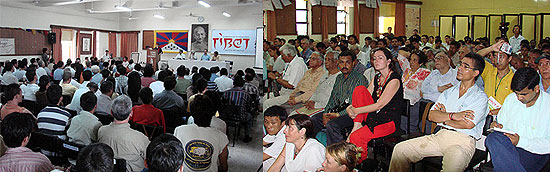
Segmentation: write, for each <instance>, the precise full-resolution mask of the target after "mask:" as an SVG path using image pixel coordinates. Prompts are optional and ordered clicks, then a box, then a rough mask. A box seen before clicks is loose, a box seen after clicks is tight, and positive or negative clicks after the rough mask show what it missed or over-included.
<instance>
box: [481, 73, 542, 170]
mask: <svg viewBox="0 0 550 172" xmlns="http://www.w3.org/2000/svg"><path fill="white" fill-rule="evenodd" d="M537 75H538V74H537V71H536V70H535V69H533V68H530V67H527V68H521V69H518V70H517V71H516V73H515V75H514V77H513V78H512V83H511V84H510V85H511V88H512V90H513V91H514V93H512V94H510V95H508V97H506V99H505V100H504V103H503V105H502V108H501V109H500V112H499V113H498V115H497V116H496V117H495V121H494V122H493V123H491V128H501V129H504V130H506V131H510V132H515V133H513V134H512V133H505V132H493V133H491V134H489V135H488V136H487V139H486V140H485V145H486V146H487V148H488V149H489V153H490V154H491V159H492V160H491V162H493V166H494V171H496V172H499V171H539V170H540V169H541V168H543V167H544V165H546V162H547V161H548V157H550V125H548V122H550V113H549V112H548V111H547V110H546V109H547V107H548V106H549V105H550V95H549V94H547V93H546V92H544V91H541V90H540V88H539V77H537Z"/></svg>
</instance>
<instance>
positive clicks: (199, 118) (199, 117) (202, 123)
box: [189, 94, 216, 127]
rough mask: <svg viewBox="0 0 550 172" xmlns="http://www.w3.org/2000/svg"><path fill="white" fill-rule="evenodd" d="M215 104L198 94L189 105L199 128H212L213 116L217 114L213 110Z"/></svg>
mask: <svg viewBox="0 0 550 172" xmlns="http://www.w3.org/2000/svg"><path fill="white" fill-rule="evenodd" d="M212 106H214V104H213V103H212V101H211V100H210V98H208V96H206V95H202V94H197V95H195V98H193V100H192V101H191V102H190V103H189V110H190V112H191V114H192V116H193V118H194V119H195V124H197V125H198V126H199V127H210V122H211V121H212V116H214V114H215V113H216V112H215V111H214V109H213V108H212Z"/></svg>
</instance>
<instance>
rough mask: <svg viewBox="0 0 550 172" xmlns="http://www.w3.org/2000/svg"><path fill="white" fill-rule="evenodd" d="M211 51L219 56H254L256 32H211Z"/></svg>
mask: <svg viewBox="0 0 550 172" xmlns="http://www.w3.org/2000/svg"><path fill="white" fill-rule="evenodd" d="M212 51H218V53H220V54H236V55H254V54H256V30H212Z"/></svg>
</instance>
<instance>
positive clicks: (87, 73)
mask: <svg viewBox="0 0 550 172" xmlns="http://www.w3.org/2000/svg"><path fill="white" fill-rule="evenodd" d="M82 79H84V81H89V80H90V79H92V71H91V70H85V71H84V72H82Z"/></svg>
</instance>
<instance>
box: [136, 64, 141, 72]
mask: <svg viewBox="0 0 550 172" xmlns="http://www.w3.org/2000/svg"><path fill="white" fill-rule="evenodd" d="M134 70H136V71H141V65H140V64H138V63H136V64H135V65H134Z"/></svg>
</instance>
